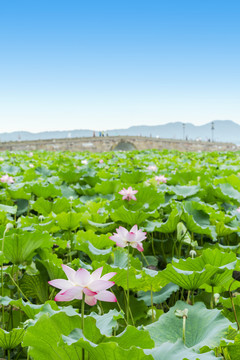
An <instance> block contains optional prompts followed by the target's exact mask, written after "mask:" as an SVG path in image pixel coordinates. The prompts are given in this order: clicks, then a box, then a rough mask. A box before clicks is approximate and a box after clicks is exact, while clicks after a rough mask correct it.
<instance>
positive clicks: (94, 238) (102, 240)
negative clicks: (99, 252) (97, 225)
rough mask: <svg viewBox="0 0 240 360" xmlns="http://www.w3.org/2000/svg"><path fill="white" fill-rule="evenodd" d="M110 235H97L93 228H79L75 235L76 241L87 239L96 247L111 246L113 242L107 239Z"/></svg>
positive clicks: (79, 242)
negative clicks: (85, 229)
mask: <svg viewBox="0 0 240 360" xmlns="http://www.w3.org/2000/svg"><path fill="white" fill-rule="evenodd" d="M109 236H111V234H110V233H108V234H101V235H97V234H95V232H94V231H93V230H87V231H83V230H79V231H78V232H77V235H76V243H78V244H81V243H82V242H85V241H89V242H90V243H91V244H92V245H93V246H94V247H95V248H97V249H105V248H109V247H110V246H113V244H114V242H113V241H112V240H110V239H109Z"/></svg>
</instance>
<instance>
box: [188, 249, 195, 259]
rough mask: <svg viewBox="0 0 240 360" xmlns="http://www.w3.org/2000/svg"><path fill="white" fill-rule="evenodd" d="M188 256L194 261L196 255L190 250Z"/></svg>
mask: <svg viewBox="0 0 240 360" xmlns="http://www.w3.org/2000/svg"><path fill="white" fill-rule="evenodd" d="M189 255H190V256H191V258H192V259H194V258H195V256H197V253H196V251H195V250H191V251H190V252H189Z"/></svg>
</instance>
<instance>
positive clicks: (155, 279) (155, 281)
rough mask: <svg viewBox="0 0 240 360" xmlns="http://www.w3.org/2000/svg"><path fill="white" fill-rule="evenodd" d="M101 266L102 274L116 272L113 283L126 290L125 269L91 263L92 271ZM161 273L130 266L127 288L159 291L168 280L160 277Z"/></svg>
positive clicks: (100, 263)
mask: <svg viewBox="0 0 240 360" xmlns="http://www.w3.org/2000/svg"><path fill="white" fill-rule="evenodd" d="M101 266H103V273H104V274H105V273H108V272H116V275H115V276H114V282H115V283H116V284H117V285H118V286H121V287H123V288H124V289H125V290H126V289H127V269H126V268H125V269H121V268H119V267H117V266H114V265H109V264H106V263H104V262H97V261H93V263H92V267H93V269H97V268H99V267H101ZM162 274H163V272H161V271H159V272H157V271H154V270H150V269H145V268H144V269H142V270H137V269H136V268H135V267H133V266H131V267H130V269H129V288H130V289H132V290H136V291H139V290H142V291H149V290H151V289H152V291H159V290H160V289H161V288H162V287H164V286H165V285H167V283H169V281H168V279H166V278H165V277H163V276H162Z"/></svg>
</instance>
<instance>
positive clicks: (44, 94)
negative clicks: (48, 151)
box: [0, 0, 240, 132]
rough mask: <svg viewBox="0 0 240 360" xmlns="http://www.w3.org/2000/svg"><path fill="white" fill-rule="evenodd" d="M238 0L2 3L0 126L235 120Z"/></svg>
mask: <svg viewBox="0 0 240 360" xmlns="http://www.w3.org/2000/svg"><path fill="white" fill-rule="evenodd" d="M239 17H240V2H239V1H233V0H229V1H226V0H224V1H221V0H218V1H216V0H201V1H199V0H191V1H190V0H164V1H163V0H152V1H151V0H148V1H141V0H138V1H135V0H128V1H125V0H121V1H119V0H114V1H113V0H111V1H105V0H102V1H101V0H99V1H91V0H89V1H81V0H79V1H75V0H74V1H73V0H68V1H61V0H58V1H56V0H48V1H45V0H41V1H39V0H34V1H32V0H31V1H30V0H21V1H19V0H8V1H0V132H2V131H14V130H17V131H18V130H28V131H34V132H37V131H43V130H63V129H69V130H71V129H96V130H101V129H103V130H106V129H112V128H126V127H129V126H132V125H144V124H145V125H146V124H148V125H157V124H163V123H167V122H174V121H182V122H192V123H194V124H204V123H207V122H209V121H212V120H216V119H222V120H224V119H231V120H233V121H235V122H237V123H239V124H240V102H239V99H240V66H239V64H240V47H239V42H240V22H239Z"/></svg>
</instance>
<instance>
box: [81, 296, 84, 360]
mask: <svg viewBox="0 0 240 360" xmlns="http://www.w3.org/2000/svg"><path fill="white" fill-rule="evenodd" d="M84 298H85V294H84V293H83V297H82V306H81V316H82V333H83V335H84V302H85V301H84V300H85V299H84ZM82 360H85V350H84V348H82Z"/></svg>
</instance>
